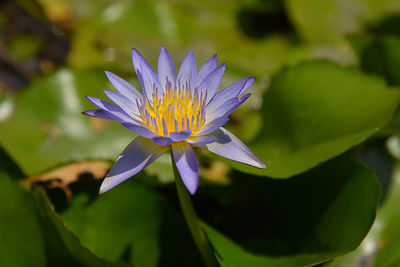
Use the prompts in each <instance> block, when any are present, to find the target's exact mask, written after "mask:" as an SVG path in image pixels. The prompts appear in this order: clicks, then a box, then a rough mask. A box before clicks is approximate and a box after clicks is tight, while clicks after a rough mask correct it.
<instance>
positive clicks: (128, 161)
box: [100, 136, 169, 194]
mask: <svg viewBox="0 0 400 267" xmlns="http://www.w3.org/2000/svg"><path fill="white" fill-rule="evenodd" d="M168 150H169V146H158V145H156V144H154V143H153V142H151V141H150V140H148V139H146V138H143V137H141V136H138V137H137V138H135V139H134V140H133V141H132V142H131V143H130V144H129V145H128V146H127V147H126V148H125V149H124V151H122V153H121V155H119V157H118V159H117V160H116V161H115V163H114V165H113V166H112V167H111V169H110V171H109V172H108V174H107V176H106V178H105V179H104V181H103V183H102V184H101V187H100V194H102V193H104V192H107V191H108V190H110V189H112V188H114V187H115V186H117V185H118V184H120V183H122V182H123V181H125V180H126V179H128V178H130V177H132V176H133V175H135V174H137V173H138V172H140V171H141V170H143V169H144V168H145V167H147V166H148V165H150V163H152V162H153V161H154V160H156V159H157V158H158V157H159V156H161V155H162V154H163V153H165V152H166V151H168Z"/></svg>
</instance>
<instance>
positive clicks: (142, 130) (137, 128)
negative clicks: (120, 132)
mask: <svg viewBox="0 0 400 267" xmlns="http://www.w3.org/2000/svg"><path fill="white" fill-rule="evenodd" d="M122 126H124V127H125V128H127V129H128V130H131V131H133V132H135V133H137V134H138V135H141V136H143V137H145V138H148V139H151V138H154V137H156V136H157V135H156V134H155V133H153V132H152V131H150V130H149V129H147V128H146V127H144V126H141V125H139V124H136V123H122Z"/></svg>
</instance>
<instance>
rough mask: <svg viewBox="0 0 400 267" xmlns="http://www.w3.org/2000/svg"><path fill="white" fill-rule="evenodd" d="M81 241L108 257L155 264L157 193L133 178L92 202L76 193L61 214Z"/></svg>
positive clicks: (136, 264)
mask: <svg viewBox="0 0 400 267" xmlns="http://www.w3.org/2000/svg"><path fill="white" fill-rule="evenodd" d="M62 216H63V218H64V220H65V222H66V224H67V225H68V227H69V228H70V229H71V230H72V231H73V232H74V233H75V234H76V235H77V236H78V237H79V240H80V241H81V242H82V244H83V245H84V246H86V247H88V248H89V249H90V250H91V251H93V253H95V254H96V255H98V256H99V257H102V258H105V259H107V260H118V259H121V258H124V259H125V260H127V261H129V262H131V263H132V264H134V265H135V266H156V265H157V262H158V260H159V256H160V249H159V244H158V235H159V229H160V222H161V208H160V203H159V201H158V199H157V197H156V195H155V194H153V193H152V192H150V191H149V189H147V188H146V187H144V186H143V185H140V184H139V183H137V182H134V181H132V180H131V181H127V182H125V183H122V184H121V185H119V186H118V187H117V188H115V189H114V190H111V191H109V192H107V193H105V194H103V195H100V196H98V197H97V198H96V200H94V201H93V202H92V203H90V202H89V198H88V196H87V195H85V194H81V195H78V196H76V197H75V198H74V199H73V201H72V203H71V206H70V208H69V209H68V210H66V211H65V212H64V213H63V214H62Z"/></svg>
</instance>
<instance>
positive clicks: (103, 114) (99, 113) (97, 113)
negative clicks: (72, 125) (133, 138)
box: [82, 109, 125, 122]
mask: <svg viewBox="0 0 400 267" xmlns="http://www.w3.org/2000/svg"><path fill="white" fill-rule="evenodd" d="M82 114H85V115H87V116H90V117H95V118H101V119H107V120H113V121H119V122H125V121H124V120H122V119H121V118H119V117H117V116H114V115H113V114H111V113H110V112H108V111H107V110H104V109H93V110H86V111H83V112H82Z"/></svg>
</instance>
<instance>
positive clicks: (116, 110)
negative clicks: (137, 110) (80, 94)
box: [86, 96, 134, 122]
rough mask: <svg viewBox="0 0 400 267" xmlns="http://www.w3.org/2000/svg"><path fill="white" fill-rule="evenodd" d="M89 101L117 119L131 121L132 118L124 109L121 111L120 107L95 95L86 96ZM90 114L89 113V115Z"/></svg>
mask: <svg viewBox="0 0 400 267" xmlns="http://www.w3.org/2000/svg"><path fill="white" fill-rule="evenodd" d="M86 98H87V99H88V100H89V101H90V102H92V103H93V105H95V106H96V107H98V108H100V109H103V110H105V111H107V112H109V113H110V114H112V115H113V116H115V117H117V118H119V120H118V121H125V122H133V121H134V120H133V118H131V117H130V116H129V115H128V114H126V112H125V111H123V110H122V109H121V108H120V107H118V106H116V105H113V104H111V103H108V102H107V101H104V100H102V99H98V98H95V97H91V96H87V97H86ZM89 116H90V115H89Z"/></svg>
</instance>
